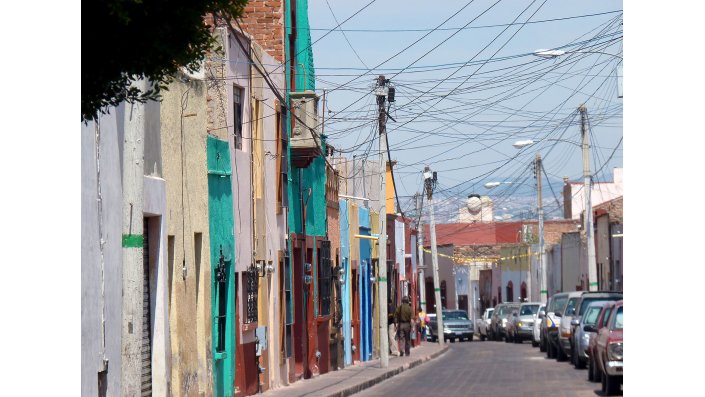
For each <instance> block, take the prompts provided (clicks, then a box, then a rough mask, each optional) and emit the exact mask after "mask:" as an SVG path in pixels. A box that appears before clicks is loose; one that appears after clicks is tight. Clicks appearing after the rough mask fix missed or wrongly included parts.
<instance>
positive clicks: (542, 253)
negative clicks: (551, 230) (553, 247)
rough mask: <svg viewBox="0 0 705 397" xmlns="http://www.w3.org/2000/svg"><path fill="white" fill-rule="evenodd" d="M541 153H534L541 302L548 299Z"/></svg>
mask: <svg viewBox="0 0 705 397" xmlns="http://www.w3.org/2000/svg"><path fill="white" fill-rule="evenodd" d="M542 166H543V164H542V162H541V154H539V153H536V195H537V206H538V213H539V295H540V297H541V303H546V301H548V283H547V282H546V247H545V246H544V230H543V194H542V190H541V167H542Z"/></svg>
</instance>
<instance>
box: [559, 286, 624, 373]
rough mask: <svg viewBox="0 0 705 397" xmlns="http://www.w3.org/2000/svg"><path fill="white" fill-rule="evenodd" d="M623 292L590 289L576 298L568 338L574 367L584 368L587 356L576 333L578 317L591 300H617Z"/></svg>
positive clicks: (580, 317)
mask: <svg viewBox="0 0 705 397" xmlns="http://www.w3.org/2000/svg"><path fill="white" fill-rule="evenodd" d="M622 297H623V294H622V293H621V292H612V291H604V292H603V291H592V292H586V293H584V294H583V295H582V296H581V297H580V299H579V300H578V303H577V306H576V309H575V310H576V314H575V316H574V317H573V320H572V321H571V339H570V346H571V351H570V354H569V356H570V358H571V361H572V363H573V365H574V366H575V368H584V367H585V364H586V363H587V356H586V355H585V352H584V349H581V348H580V339H578V337H577V335H576V333H577V332H576V331H577V329H578V327H579V326H580V319H582V317H583V314H585V311H586V310H587V308H588V307H589V305H590V304H591V303H593V302H609V301H618V300H620V299H622Z"/></svg>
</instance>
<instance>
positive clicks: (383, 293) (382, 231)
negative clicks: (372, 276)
mask: <svg viewBox="0 0 705 397" xmlns="http://www.w3.org/2000/svg"><path fill="white" fill-rule="evenodd" d="M386 85H387V80H386V79H385V78H384V75H380V76H379V78H378V79H377V89H376V90H375V95H376V96H377V110H378V112H379V171H380V181H381V186H380V193H379V195H380V199H379V203H380V208H379V239H378V240H377V242H378V243H379V247H378V252H379V259H378V260H379V278H378V279H377V296H379V339H380V341H379V342H380V343H379V346H380V348H379V361H380V364H381V367H382V368H387V367H388V366H389V336H388V327H387V305H388V302H387V195H386V192H387V187H386V176H387V161H386V159H385V156H386V154H387V139H386V138H387V127H386V125H387V115H386V111H385V109H384V103H385V102H386V97H387V87H386Z"/></svg>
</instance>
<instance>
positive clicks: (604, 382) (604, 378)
mask: <svg viewBox="0 0 705 397" xmlns="http://www.w3.org/2000/svg"><path fill="white" fill-rule="evenodd" d="M600 382H601V386H602V389H601V390H602V393H604V394H607V376H606V375H605V374H603V373H602V371H600Z"/></svg>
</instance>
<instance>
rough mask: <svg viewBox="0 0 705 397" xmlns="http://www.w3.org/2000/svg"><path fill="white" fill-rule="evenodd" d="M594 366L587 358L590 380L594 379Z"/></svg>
mask: <svg viewBox="0 0 705 397" xmlns="http://www.w3.org/2000/svg"><path fill="white" fill-rule="evenodd" d="M594 368H595V366H594V365H593V364H592V360H591V359H589V358H588V380H589V381H590V382H594V381H595V373H594Z"/></svg>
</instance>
